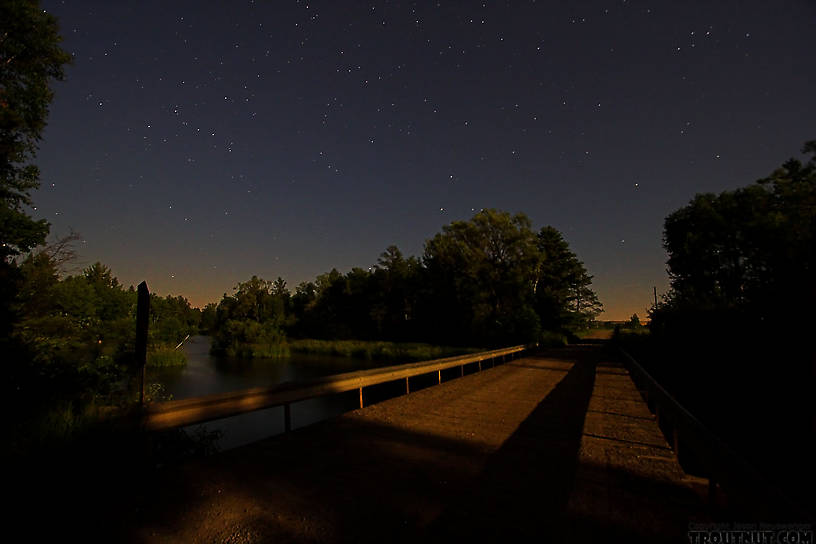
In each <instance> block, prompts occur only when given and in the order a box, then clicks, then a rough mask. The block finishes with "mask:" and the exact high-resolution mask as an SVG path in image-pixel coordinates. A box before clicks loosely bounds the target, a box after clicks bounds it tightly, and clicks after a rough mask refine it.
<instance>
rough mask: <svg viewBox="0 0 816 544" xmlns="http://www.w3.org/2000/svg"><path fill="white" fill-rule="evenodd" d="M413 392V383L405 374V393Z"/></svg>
mask: <svg viewBox="0 0 816 544" xmlns="http://www.w3.org/2000/svg"><path fill="white" fill-rule="evenodd" d="M410 393H411V384H410V383H408V376H405V394H406V395H408V394H410Z"/></svg>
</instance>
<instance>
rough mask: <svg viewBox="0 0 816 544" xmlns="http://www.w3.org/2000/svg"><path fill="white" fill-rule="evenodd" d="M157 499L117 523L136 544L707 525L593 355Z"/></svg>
mask: <svg viewBox="0 0 816 544" xmlns="http://www.w3.org/2000/svg"><path fill="white" fill-rule="evenodd" d="M159 485H160V489H161V493H160V494H158V495H159V496H158V497H157V496H156V495H157V494H156V493H155V491H156V489H158V488H157V487H154V488H153V491H154V492H153V493H151V495H150V496H149V498H145V499H144V501H143V504H141V505H140V508H139V509H138V513H137V512H136V511H133V510H132V511H131V513H130V514H129V518H128V519H127V520H125V526H126V528H127V533H128V536H129V537H130V539H131V540H133V541H140V542H170V541H173V542H175V541H184V542H193V541H198V542H211V541H217V542H256V541H258V542H259V541H275V542H277V541H293V542H297V541H320V542H337V541H378V542H387V541H395V540H396V541H414V540H417V539H418V538H421V539H425V540H428V539H430V540H441V539H448V540H449V539H451V538H453V539H455V541H462V540H464V539H465V538H469V537H470V538H474V539H477V540H476V541H485V540H488V541H492V540H499V539H501V540H505V541H514V540H519V539H524V540H527V539H529V538H543V539H545V541H549V540H553V539H554V537H559V538H558V539H559V540H567V541H590V540H593V539H594V537H593V535H598V534H601V535H603V537H604V539H608V538H609V536H610V535H611V534H612V533H615V534H618V535H620V536H626V537H628V538H630V539H632V540H636V541H637V540H640V539H645V540H650V541H652V540H653V537H654V536H655V535H661V536H662V538H660V539H659V540H660V541H672V540H673V541H677V542H680V541H684V540H685V534H686V528H687V523H688V521H689V520H690V519H697V520H702V519H704V518H703V516H704V507H703V506H702V504H701V501H700V500H699V499H698V495H697V494H696V493H695V492H694V491H693V490H692V488H691V483H690V481H689V480H688V479H687V478H685V477H684V474H683V472H682V470H681V469H680V467H679V466H678V464H677V462H676V459H675V457H674V455H673V453H672V451H671V449H670V448H669V446H668V444H667V443H666V441H665V440H664V438H663V436H662V435H661V434H660V432H659V430H658V428H657V424H656V422H655V421H654V418H653V417H652V416H651V415H650V414H649V411H648V409H647V408H646V406H645V404H644V403H643V402H642V400H641V399H640V397H639V395H638V393H637V391H636V389H635V387H634V385H633V384H632V382H631V380H630V379H629V377H628V375H627V373H626V371H625V370H624V369H623V368H622V367H620V366H619V365H617V364H616V363H614V362H609V361H608V360H606V359H605V358H604V352H603V348H602V347H600V346H574V347H571V348H569V349H565V350H558V351H553V352H550V353H548V354H541V355H538V356H532V357H525V358H523V359H518V360H516V361H512V362H508V363H507V364H504V365H501V366H498V367H496V368H493V369H489V370H486V371H484V372H482V373H478V374H471V375H466V376H465V377H463V378H458V379H456V380H452V381H449V382H445V383H443V384H442V385H439V386H434V387H430V388H428V389H423V390H421V391H417V392H412V393H411V394H410V395H408V396H402V397H398V398H394V399H391V400H388V401H385V402H382V403H379V404H375V405H372V406H370V407H367V408H365V409H362V410H356V411H354V412H350V413H347V414H345V415H343V416H341V417H339V418H335V419H333V420H330V421H326V422H322V423H319V424H316V425H313V426H310V427H307V428H303V429H298V430H296V431H294V432H292V433H290V434H288V435H284V436H278V437H274V438H271V439H268V440H265V441H262V442H259V443H256V444H252V445H250V446H246V447H243V448H239V449H236V450H232V451H229V452H225V453H223V454H220V455H217V456H213V457H211V458H208V459H204V460H201V461H197V462H193V463H189V464H187V465H185V466H183V467H181V468H180V469H179V470H173V472H172V474H168V475H164V476H163V477H162V480H161V483H160V484H159ZM667 537H669V538H667Z"/></svg>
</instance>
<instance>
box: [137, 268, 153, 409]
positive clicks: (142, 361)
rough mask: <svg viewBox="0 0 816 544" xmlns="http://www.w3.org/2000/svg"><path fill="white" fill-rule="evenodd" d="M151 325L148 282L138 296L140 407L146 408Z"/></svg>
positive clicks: (141, 285) (140, 287)
mask: <svg viewBox="0 0 816 544" xmlns="http://www.w3.org/2000/svg"><path fill="white" fill-rule="evenodd" d="M149 323H150V291H148V290H147V282H144V281H143V282H142V283H140V284H139V287H138V289H137V296H136V366H137V371H138V373H139V405H141V406H144V402H145V397H144V388H145V366H146V365H147V327H148V325H149Z"/></svg>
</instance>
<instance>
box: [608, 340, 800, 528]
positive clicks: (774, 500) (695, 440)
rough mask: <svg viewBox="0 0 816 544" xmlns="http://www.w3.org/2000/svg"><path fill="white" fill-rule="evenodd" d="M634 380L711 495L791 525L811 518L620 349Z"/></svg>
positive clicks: (674, 445) (659, 421) (660, 423)
mask: <svg viewBox="0 0 816 544" xmlns="http://www.w3.org/2000/svg"><path fill="white" fill-rule="evenodd" d="M618 349H619V351H620V352H621V354H622V355H623V357H624V359H625V364H626V366H627V367H628V369H629V374H630V376H631V377H632V380H633V381H634V382H635V385H637V387H638V389H639V390H640V391H641V394H643V395H644V396H645V400H646V402H647V404H650V405H652V406H654V414H655V417H656V419H657V422H658V425H663V426H668V427H669V428H670V429H671V434H672V447H673V448H674V451H675V454H676V455H677V456H678V458H679V457H680V454H681V452H689V454H690V455H691V456H693V457H694V460H695V461H697V462H699V463H700V465H702V468H703V470H704V471H705V473H706V474H705V476H707V477H708V479H709V485H708V493H709V499H710V500H711V502H715V501H716V496H717V490H718V488H720V489H722V490H723V491H724V493H725V495H726V497H728V498H729V499H730V500H735V499H736V500H737V501H738V502H740V503H742V504H743V505H744V506H745V507H747V508H750V509H755V510H758V511H757V512H756V513H757V514H760V515H769V514H780V515H782V516H785V517H788V518H789V520H790V521H797V522H802V521H804V520H807V519H809V518H810V517H811V516H809V515H808V514H806V513H805V512H804V510H802V509H801V508H800V507H799V506H798V505H797V504H796V503H795V502H794V501H792V500H791V499H790V498H789V497H788V496H787V495H785V494H784V493H783V492H782V491H781V490H780V489H779V488H778V487H776V486H775V485H774V484H772V483H771V482H770V481H768V480H767V478H766V477H765V476H763V475H762V474H761V473H760V472H759V471H757V470H756V469H755V468H754V467H752V466H751V465H750V464H749V463H748V462H747V461H745V460H744V459H743V458H742V457H741V456H739V455H738V454H737V453H735V452H734V451H733V450H732V449H731V448H730V447H728V446H727V445H726V444H725V443H724V442H723V441H722V440H720V439H719V438H717V437H716V436H715V435H714V434H713V433H712V432H711V431H709V430H708V429H707V428H706V427H705V426H704V425H703V424H702V423H701V422H700V421H699V420H698V419H697V418H696V417H694V416H693V415H692V414H691V413H690V412H689V411H688V410H686V409H685V408H684V407H683V406H682V405H681V404H680V403H679V402H677V400H676V399H675V398H674V397H672V396H671V395H670V394H669V393H668V392H667V391H666V390H665V389H663V387H662V386H661V385H660V384H659V383H657V381H656V380H655V379H654V378H653V377H652V376H651V375H650V374H649V373H648V372H646V370H645V369H644V368H643V367H642V366H640V364H638V362H637V361H635V359H634V358H633V357H632V356H631V355H629V354H628V353H627V352H626V351H625V350H623V349H622V348H620V347H619V348H618Z"/></svg>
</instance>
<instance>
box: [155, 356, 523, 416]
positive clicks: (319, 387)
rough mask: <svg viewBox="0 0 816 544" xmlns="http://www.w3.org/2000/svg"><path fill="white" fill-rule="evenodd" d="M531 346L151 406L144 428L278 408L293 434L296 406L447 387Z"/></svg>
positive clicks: (361, 399) (361, 402) (361, 401)
mask: <svg viewBox="0 0 816 544" xmlns="http://www.w3.org/2000/svg"><path fill="white" fill-rule="evenodd" d="M526 349H527V347H526V346H513V347H509V348H503V349H497V350H492V351H483V352H480V353H473V354H467V355H459V356H455V357H446V358H444V359H433V360H430V361H422V362H418V363H407V364H402V365H395V366H389V367H383V368H375V369H370V370H361V371H356V372H347V373H344V374H336V375H333V376H324V377H322V378H316V379H313V380H309V381H304V382H287V383H282V384H279V385H275V386H272V387H256V388H252V389H246V390H243V391H234V392H230V393H220V394H215V395H207V396H202V397H195V398H189V399H182V400H173V401H166V402H159V403H155V404H148V405H146V406H145V407H144V409H143V411H142V417H141V424H142V427H143V428H144V429H146V430H162V429H172V428H175V427H184V426H187V425H195V424H198V423H205V422H207V421H212V420H215V419H221V418H224V417H230V416H235V415H239V414H245V413H248V412H254V411H256V410H262V409H264V408H272V407H274V406H283V407H284V428H285V429H286V430H287V431H288V430H290V429H291V412H290V405H291V404H292V403H294V402H298V401H302V400H307V399H312V398H315V397H322V396H324V395H333V394H336V393H343V392H346V391H353V390H355V389H357V390H359V392H360V408H362V407H363V388H365V387H369V386H372V385H376V384H380V383H386V382H394V381H398V380H403V379H404V380H405V392H406V393H410V378H412V377H415V376H420V375H423V374H431V373H434V372H436V373H437V379H438V382H439V383H442V371H443V370H446V369H449V368H455V367H457V366H458V367H461V374H462V375H464V366H465V365H468V364H473V363H478V365H479V370H481V369H482V362H483V361H491V360H492V361H495V360H496V359H497V358H499V357H501V358H502V360H504V359H505V358H507V357H511V358H512V357H514V356H515V355H517V354H519V353H521V352H523V351H525V350H526Z"/></svg>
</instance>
